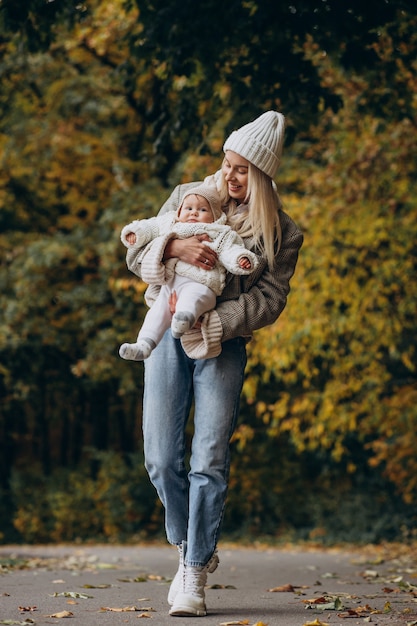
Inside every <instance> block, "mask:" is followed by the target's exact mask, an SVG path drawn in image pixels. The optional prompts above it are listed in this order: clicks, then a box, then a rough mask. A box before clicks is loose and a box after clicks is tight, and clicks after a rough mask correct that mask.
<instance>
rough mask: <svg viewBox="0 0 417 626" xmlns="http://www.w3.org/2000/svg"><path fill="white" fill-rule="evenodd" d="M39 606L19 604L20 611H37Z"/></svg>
mask: <svg viewBox="0 0 417 626" xmlns="http://www.w3.org/2000/svg"><path fill="white" fill-rule="evenodd" d="M37 610H38V607H37V606H19V611H22V613H24V612H25V611H37Z"/></svg>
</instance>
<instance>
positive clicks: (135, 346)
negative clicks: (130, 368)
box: [119, 285, 172, 361]
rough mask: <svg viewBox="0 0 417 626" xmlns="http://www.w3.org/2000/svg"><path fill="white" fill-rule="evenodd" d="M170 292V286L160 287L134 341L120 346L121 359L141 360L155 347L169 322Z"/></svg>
mask: <svg viewBox="0 0 417 626" xmlns="http://www.w3.org/2000/svg"><path fill="white" fill-rule="evenodd" d="M171 292H172V287H171V286H168V285H163V286H162V287H161V290H160V292H159V294H158V297H157V299H156V300H155V302H154V304H153V305H152V307H151V308H150V309H149V311H148V312H147V314H146V315H145V319H144V320H143V324H142V328H141V329H140V331H139V335H138V338H137V340H136V342H135V343H124V344H123V345H122V346H120V350H119V354H120V356H121V357H122V358H123V359H127V360H129V361H143V360H144V359H147V358H148V357H149V356H150V354H151V352H152V350H153V349H154V348H156V346H157V345H158V343H159V342H160V341H161V339H162V337H163V336H164V333H165V331H166V330H167V329H168V328H169V326H170V324H171V313H170V310H169V303H168V300H169V296H170V294H171Z"/></svg>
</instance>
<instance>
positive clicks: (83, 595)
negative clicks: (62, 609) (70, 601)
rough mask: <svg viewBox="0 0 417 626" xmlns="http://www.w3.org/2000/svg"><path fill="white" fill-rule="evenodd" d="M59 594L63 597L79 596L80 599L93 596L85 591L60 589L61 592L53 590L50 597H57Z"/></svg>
mask: <svg viewBox="0 0 417 626" xmlns="http://www.w3.org/2000/svg"><path fill="white" fill-rule="evenodd" d="M60 596H64V598H81V599H82V600H88V598H92V597H93V596H88V595H87V594H86V593H78V591H61V593H57V592H55V593H54V594H53V596H52V597H53V598H58V597H60Z"/></svg>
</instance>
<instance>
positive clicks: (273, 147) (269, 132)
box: [223, 111, 285, 178]
mask: <svg viewBox="0 0 417 626" xmlns="http://www.w3.org/2000/svg"><path fill="white" fill-rule="evenodd" d="M284 130H285V118H284V116H283V115H282V113H278V112H277V111H267V112H266V113H263V114H262V115H260V116H259V117H258V118H256V120H254V121H253V122H250V123H249V124H246V125H245V126H242V128H239V129H238V130H235V131H233V133H232V134H231V135H230V137H229V138H228V139H226V141H225V144H224V146H223V151H224V152H226V150H232V152H236V154H239V155H240V156H242V157H244V158H245V159H247V160H248V161H249V163H252V164H253V165H256V167H258V168H259V169H260V170H261V171H262V172H264V173H265V174H267V175H268V176H270V177H271V178H274V176H275V174H276V173H277V170H278V167H279V164H280V161H281V155H282V146H283V143H284Z"/></svg>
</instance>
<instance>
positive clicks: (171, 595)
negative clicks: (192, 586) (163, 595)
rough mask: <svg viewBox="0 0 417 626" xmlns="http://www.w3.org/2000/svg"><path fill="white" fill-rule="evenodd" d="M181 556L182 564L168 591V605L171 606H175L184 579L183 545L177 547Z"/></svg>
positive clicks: (180, 563)
mask: <svg viewBox="0 0 417 626" xmlns="http://www.w3.org/2000/svg"><path fill="white" fill-rule="evenodd" d="M177 548H178V552H179V555H180V562H179V565H178V569H177V573H176V574H175V576H174V578H173V581H172V583H171V586H170V588H169V591H168V604H170V605H171V606H172V605H173V604H174V600H175V596H176V595H177V593H178V592H179V590H180V588H181V581H182V579H183V577H184V548H183V545H182V544H181V545H179V546H177Z"/></svg>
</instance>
